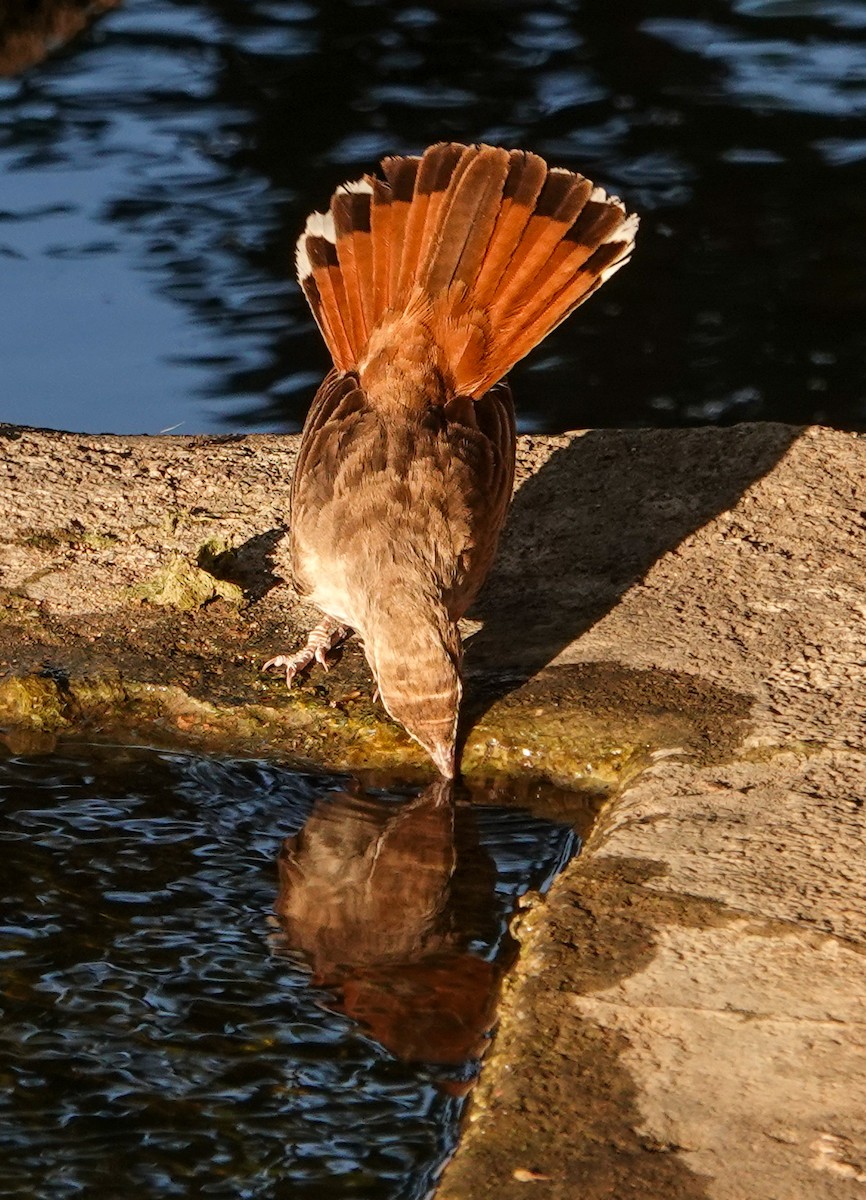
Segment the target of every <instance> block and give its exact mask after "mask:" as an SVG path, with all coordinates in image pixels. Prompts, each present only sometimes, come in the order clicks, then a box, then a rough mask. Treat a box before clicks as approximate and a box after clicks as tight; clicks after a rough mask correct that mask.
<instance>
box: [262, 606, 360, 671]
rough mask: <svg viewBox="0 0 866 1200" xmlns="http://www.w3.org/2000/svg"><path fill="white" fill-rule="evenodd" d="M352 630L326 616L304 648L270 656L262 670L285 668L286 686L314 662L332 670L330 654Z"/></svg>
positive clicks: (326, 669)
mask: <svg viewBox="0 0 866 1200" xmlns="http://www.w3.org/2000/svg"><path fill="white" fill-rule="evenodd" d="M351 632H352V630H351V629H350V628H349V626H348V625H341V624H340V623H339V622H338V621H335V620H333V619H332V618H331V617H326V618H325V620H324V621H320V622H319V624H318V625H317V626H316V628H315V629H313V630H312V631H311V633H310V635H309V637H308V638H307V644H306V645H305V646H304V647H303V648H302V649H300V650H297V651H296V652H295V653H294V654H278V655H277V656H276V657H275V658H269V659H268V661H267V662H266V663H264V665H263V666H262V670H263V671H276V670H284V671H285V672H286V687H291V686H292V683H293V682H294V679H295V676H296V675H299V674H300V673H301V672H302V671H305V670H306V669H307V667H309V666H310V664H311V663H313V662H317V663H319V665H320V666H321V667H322V669H323V670H325V671H330V669H331V665H332V664H331V660H330V658H329V657H328V656H329V655H330V654H331V652H332V651H333V650H336V648H337V647H338V646H339V645H340V643H341V642H344V641H345V640H346V638H347V637H348V636H349V634H350V633H351Z"/></svg>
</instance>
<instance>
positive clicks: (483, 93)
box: [0, 0, 866, 433]
mask: <svg viewBox="0 0 866 1200" xmlns="http://www.w3.org/2000/svg"><path fill="white" fill-rule="evenodd" d="M103 2H104V3H106V4H111V3H114V2H115V0H103ZM85 7H86V0H7V2H6V5H5V6H4V12H5V13H6V18H5V21H4V19H3V18H2V17H0V70H2V71H4V72H5V73H6V75H7V78H5V79H0V364H2V372H0V419H5V420H12V421H19V422H29V423H33V424H46V425H53V426H59V427H65V428H75V429H81V430H91V431H98V430H113V431H118V432H127V431H144V432H155V431H157V430H160V429H163V428H169V427H175V426H176V427H178V428H179V429H180V430H182V431H183V432H186V433H189V432H196V431H201V430H219V429H222V430H227V429H244V430H253V429H293V428H296V427H297V425H298V422H299V421H300V420H301V419H302V417H303V413H304V411H305V408H306V405H307V403H308V402H309V398H310V396H311V394H312V390H313V388H314V386H315V384H316V382H317V381H318V380H319V379H320V377H321V375H322V373H323V372H324V370H325V367H326V358H325V352H324V348H323V346H322V344H321V342H320V339H319V336H318V334H317V333H316V331H315V330H314V327H313V323H312V320H311V318H310V316H309V314H308V313H307V311H306V308H305V305H304V302H303V300H302V298H301V296H300V294H299V293H298V291H297V290H296V288H295V286H294V284H293V282H292V281H291V260H292V246H293V243H294V240H295V238H296V237H297V234H298V231H299V229H300V227H301V225H302V223H303V219H304V217H305V215H306V213H307V212H308V211H309V210H310V209H311V208H314V207H321V206H323V204H324V203H325V202H326V200H327V197H328V195H329V193H330V191H331V189H332V188H333V187H334V185H336V184H337V183H339V182H340V181H342V180H343V179H345V178H352V177H356V176H357V175H359V174H360V173H362V172H363V171H364V170H366V169H369V168H370V167H371V166H372V164H373V163H374V162H375V161H376V160H377V158H378V157H379V156H380V155H382V154H383V153H385V152H389V151H414V152H417V151H419V150H420V149H422V148H423V147H424V146H425V145H426V144H427V143H429V142H433V141H436V140H439V139H442V138H455V139H460V140H478V139H484V140H488V141H493V142H501V143H504V144H506V145H521V146H525V147H528V148H531V149H534V150H536V151H538V152H540V153H542V154H544V155H546V156H547V157H548V158H549V159H550V160H551V161H554V162H556V163H558V164H562V165H567V166H571V167H575V168H578V169H582V170H584V171H585V172H586V173H587V174H590V175H591V176H592V177H593V178H595V179H597V180H598V181H599V182H601V183H603V184H605V185H606V186H608V187H611V188H613V189H615V190H616V191H618V192H621V193H622V194H623V196H625V197H626V199H627V200H628V202H629V204H630V205H631V206H633V207H635V208H637V209H639V210H640V211H641V213H642V214H643V215H644V221H643V226H642V230H641V235H640V238H639V243H638V253H637V254H636V255H635V258H634V261H633V263H632V264H631V265H630V266H629V267H628V268H627V270H626V271H624V272H622V273H621V274H620V275H618V276H617V278H616V279H615V280H614V281H613V282H612V283H611V284H610V285H608V286H607V287H606V288H605V289H604V291H603V293H602V294H601V295H600V296H599V297H597V298H595V299H594V300H592V301H591V302H590V304H589V305H588V306H587V307H586V308H584V309H582V310H581V311H580V313H579V314H578V316H577V317H576V318H573V319H572V320H570V321H569V322H568V323H567V324H566V325H565V326H563V327H562V328H561V329H560V330H559V331H557V333H556V334H555V335H554V336H552V337H551V338H550V339H549V340H548V341H547V342H546V343H545V345H544V348H543V349H542V350H541V351H540V352H539V353H537V354H536V355H535V356H534V357H533V358H531V359H530V360H529V362H528V363H527V364H524V365H523V366H522V367H520V368H518V370H517V371H516V372H515V379H514V381H515V384H516V390H517V394H518V402H519V408H520V411H521V414H522V422H523V427H524V428H525V429H562V428H571V427H575V426H582V425H618V424H629V423H637V424H648V423H649V424H659V423H661V424H665V423H672V422H700V421H731V420H737V419H742V418H754V417H758V418H782V419H789V420H798V421H799V420H806V419H811V420H825V421H829V422H831V423H836V424H841V425H859V426H862V425H864V424H866V403H864V385H863V365H862V364H863V359H864V350H866V321H864V299H866V238H864V237H863V235H862V231H863V229H864V228H866V3H864V2H863V0H653V2H652V3H647V2H646V0H618V2H617V3H611V2H610V0H561V2H557V0H549V2H547V3H527V2H526V0H521V2H520V3H509V2H508V0H444V2H440V3H436V4H429V5H425V4H423V3H389V4H385V3H371V2H370V0H320V2H319V3H314V2H312V0H126V2H125V3H123V4H120V5H119V6H118V7H114V8H112V9H111V11H109V12H107V13H106V14H104V15H103V16H101V17H100V18H99V20H98V21H97V22H96V23H95V24H94V25H93V26H92V27H91V28H90V29H89V30H87V31H85V32H84V33H83V34H80V35H79V36H78V37H77V39H73V40H71V41H70V42H69V44H68V45H67V46H66V48H65V49H60V50H58V51H57V52H56V53H55V54H54V56H53V57H51V58H49V59H48V60H47V61H43V62H41V63H39V62H36V61H35V59H36V58H38V57H39V54H38V49H39V46H38V44H37V43H38V42H39V36H42V40H43V43H44V41H45V36H46V35H38V36H37V34H35V33H33V28H34V27H35V26H36V25H39V28H41V29H43V30H44V29H45V28H52V29H53V30H54V32H53V34H52V35H51V37H49V38H48V40H49V41H51V40H52V39H53V41H55V42H56V41H62V40H64V38H66V37H68V36H69V33H70V32H71V30H72V29H73V28H74V27H75V22H74V21H71V20H70V13H72V14H73V15H74V14H76V13H80V12H81V10H82V9H83V8H85ZM52 21H53V22H54V25H53V26H52V25H51V22H52ZM28 22H29V24H28ZM40 22H41V25H40V24H39V23H40ZM82 22H83V18H82V20H81V21H79V23H82ZM28 29H29V30H30V33H29V36H30V40H31V43H33V45H31V44H30V43H27V40H26V39H27V31H28ZM22 31H23V32H22ZM4 34H5V55H4V49H3V41H4ZM13 34H14V36H13ZM34 45H36V49H35V50H34ZM43 48H44V46H43ZM27 63H30V64H31V65H29V66H27V65H26V64H27Z"/></svg>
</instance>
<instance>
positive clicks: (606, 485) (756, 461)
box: [465, 424, 800, 724]
mask: <svg viewBox="0 0 866 1200" xmlns="http://www.w3.org/2000/svg"><path fill="white" fill-rule="evenodd" d="M799 433H800V430H799V428H795V427H791V426H783V425H771V424H767V425H763V426H757V427H756V426H754V425H750V426H741V427H739V428H735V429H731V428H727V429H694V430H683V429H670V430H654V431H652V432H649V431H647V430H641V431H630V430H610V429H604V430H593V431H590V432H588V433H586V434H584V435H583V436H582V437H580V438H576V439H574V440H573V441H571V442H570V443H569V444H568V445H566V446H564V447H563V448H562V449H560V450H556V451H554V453H553V454H552V455H551V457H550V458H549V459H548V461H547V462H546V463H545V464H544V465H543V466H542V467H541V469H540V470H539V471H538V472H537V473H536V474H533V475H531V476H530V477H529V478H528V479H527V480H526V482H525V483H524V484H523V485H522V486H521V487H520V488H519V490H518V492H517V494H516V496H515V498H514V501H513V504H512V508H511V512H510V514H509V518H508V522H507V524H506V527H505V531H504V534H503V537H502V542H501V544H500V549H499V553H498V555H497V558H496V562H495V564H494V567H493V570H492V572H491V574H490V577H489V579H488V582H487V584H486V585H485V588H484V590H483V592H482V594H481V596H480V598H479V600H478V602H477V605H476V606H475V609H474V611H473V612H472V614H471V616H473V617H477V618H478V619H480V620H482V621H483V627H482V628H481V629H480V630H479V631H478V632H477V633H476V634H475V635H474V636H473V637H472V638H471V639H470V640H469V641H468V642H467V647H466V671H467V677H468V680H469V687H468V689H467V691H468V693H469V694H468V697H467V701H466V703H465V721H466V722H467V723H469V724H471V723H474V721H476V720H477V719H478V717H479V716H480V715H481V714H482V713H483V712H486V711H487V709H488V708H489V707H490V706H491V705H492V704H493V703H494V702H495V701H496V700H497V699H499V698H500V697H501V696H503V695H505V694H507V693H508V692H510V691H512V690H513V689H514V688H516V687H519V686H520V685H521V684H522V683H524V682H525V681H526V680H527V679H529V678H530V677H531V676H533V675H535V674H536V673H537V672H538V671H540V670H541V669H542V668H543V667H545V666H547V664H548V663H550V662H552V661H553V659H555V658H556V657H557V656H558V655H559V654H560V653H561V652H562V651H563V650H564V649H565V648H566V647H567V646H568V645H570V644H571V642H573V641H574V640H575V639H576V638H578V637H580V636H581V634H583V633H585V632H586V631H587V630H588V629H590V628H591V627H592V626H593V625H594V624H595V623H596V622H597V621H599V620H601V618H602V617H604V616H605V614H606V613H608V612H610V610H611V609H612V608H614V607H615V605H616V604H617V603H618V602H619V600H620V599H621V597H622V596H623V595H624V594H625V593H626V592H627V591H628V589H629V588H631V587H632V586H633V585H634V584H636V583H638V582H639V581H640V580H641V579H642V578H643V576H644V575H645V574H646V573H647V571H648V570H649V569H650V567H652V565H653V563H655V562H656V560H657V559H659V558H661V557H662V555H664V554H666V553H668V552H669V551H672V550H674V549H675V548H676V547H677V546H678V545H679V544H680V543H681V542H682V541H683V540H684V539H685V538H686V537H688V536H689V535H690V534H691V533H693V532H694V531H695V530H697V529H699V528H700V527H701V526H703V525H705V524H706V523H707V522H708V521H710V520H712V518H714V517H716V516H717V515H718V514H719V513H721V512H724V511H726V510H727V509H729V508H731V507H732V506H733V505H734V504H736V502H737V501H738V500H739V498H740V497H741V495H742V494H743V492H744V491H745V490H746V489H747V488H748V487H750V486H751V485H752V484H753V483H755V482H756V480H758V479H760V478H761V477H762V476H764V475H766V474H767V473H768V472H769V471H770V470H772V468H773V467H774V466H775V465H776V463H777V462H778V461H779V460H780V459H781V458H782V456H783V455H784V454H785V452H786V450H787V449H788V448H789V446H790V445H791V444H792V443H793V442H794V441H795V440H796V438H797V437H798V436H799ZM494 665H495V668H494Z"/></svg>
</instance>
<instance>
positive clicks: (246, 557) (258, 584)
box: [198, 529, 286, 603]
mask: <svg viewBox="0 0 866 1200" xmlns="http://www.w3.org/2000/svg"><path fill="white" fill-rule="evenodd" d="M285 532H286V531H285V529H268V530H266V531H265V532H264V533H258V534H256V536H255V537H251V538H248V539H247V541H245V542H242V543H241V545H240V546H234V547H226V546H223V545H220V544H217V543H216V542H208V543H206V544H205V545H204V546H203V547H202V548H201V550H200V551H199V555H198V565H199V566H200V567H203V568H204V570H206V571H209V572H210V574H211V575H213V576H214V577H215V578H216V579H222V580H225V581H226V582H228V583H234V584H237V585H238V586H239V587H241V588H243V591H244V595H245V598H246V600H247V601H248V602H249V603H255V602H256V601H257V600H261V599H262V597H263V596H266V595H267V594H268V592H270V591H271V590H272V589H273V588H275V587H277V586H278V585H279V584H281V583H283V578H282V576H281V575H278V574H277V573H276V572H275V571H274V554H275V552H276V549H277V546H279V544H280V542H281V541H282V539H283V537H284V535H285Z"/></svg>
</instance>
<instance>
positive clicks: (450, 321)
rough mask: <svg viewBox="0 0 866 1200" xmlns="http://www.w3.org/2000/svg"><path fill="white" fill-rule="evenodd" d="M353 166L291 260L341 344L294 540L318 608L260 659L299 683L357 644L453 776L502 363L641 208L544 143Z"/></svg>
mask: <svg viewBox="0 0 866 1200" xmlns="http://www.w3.org/2000/svg"><path fill="white" fill-rule="evenodd" d="M380 167H381V174H379V175H365V176H364V177H363V178H361V179H359V180H356V181H354V182H350V183H344V184H342V185H341V186H339V187H338V188H337V189H336V191H335V192H334V194H333V196H332V197H331V200H330V205H329V207H328V211H327V212H324V213H321V212H314V213H312V214H311V215H310V216H309V218H308V219H307V222H306V225H305V227H304V230H303V232H302V234H301V236H300V238H299V240H298V243H297V250H296V267H297V276H298V281H299V283H300V286H301V288H302V290H303V292H304V294H305V296H306V298H307V301H308V302H309V305H310V308H311V310H312V313H313V316H314V317H315V320H316V322H317V324H318V326H319V329H320V330H321V333H322V336H323V337H324V340H325V342H326V343H327V347H328V350H329V351H330V354H331V357H332V360H333V368H332V369H331V370H330V371H329V373H328V374H327V376H326V377H325V379H324V381H323V383H322V385H321V386H320V388H319V390H318V392H317V393H316V396H315V398H314V400H313V403H312V405H311V407H310V410H309V413H308V415H307V418H306V421H305V424H304V427H303V431H302V434H301V441H300V447H299V450H298V455H297V461H296V466H295V472H294V476H293V480H292V485H291V496H290V505H291V507H290V513H291V516H290V522H289V541H290V557H291V563H292V576H293V581H294V584H295V587H296V589H297V591H298V593H299V595H300V596H301V597H302V598H304V599H306V600H307V601H308V602H309V603H310V604H311V605H313V606H315V607H316V608H317V609H318V610H319V611H320V612H321V613H322V614H323V619H322V621H321V622H320V623H319V624H318V625H317V626H316V627H315V628H314V629H313V630H312V632H311V633H310V635H309V638H308V639H307V642H306V645H305V646H303V647H302V648H301V649H299V650H298V651H296V652H294V653H287V654H278V655H276V656H275V657H273V658H271V659H269V660H268V661H267V662H266V663H265V664H264V666H263V667H262V670H282V671H284V672H285V678H286V683H287V685H288V686H289V687H291V686H292V683H293V680H294V679H295V678H296V676H297V675H298V674H299V673H300V672H302V671H305V670H307V668H309V667H311V666H312V665H314V664H315V663H316V662H318V663H319V664H321V666H322V667H324V668H325V669H328V668H329V666H330V665H331V662H332V656H333V653H334V651H336V650H337V648H338V647H339V646H340V645H341V643H342V642H343V641H345V639H346V638H348V637H349V636H350V635H351V634H353V633H354V634H356V635H357V636H358V637H359V638H360V640H361V641H362V643H363V648H364V654H365V656H366V659H367V662H368V664H369V666H370V670H371V672H372V674H373V677H374V679H375V683H376V688H377V692H378V695H379V697H380V699H381V702H382V704H383V705H384V707H385V709H386V711H387V712H388V714H389V715H390V716H391V717H392V718H393V719H394V720H395V721H397V722H399V723H400V724H401V725H402V726H403V727H404V728H405V729H406V731H407V732H408V733H409V734H410V735H411V737H413V738H414V739H415V740H416V741H417V742H419V743H420V744H421V746H422V747H423V748H424V749H425V750H426V751H427V753H428V754H429V756H430V758H431V759H432V761H433V763H434V764H435V766H436V768H437V769H438V771H439V773H440V774H441V775H442V776H443V777H444V778H446V779H453V778H455V777H456V776H459V762H458V753H457V744H458V739H457V728H458V719H459V711H460V701H461V696H462V680H461V661H462V646H461V638H460V632H459V629H458V621H459V620H460V619H461V617H463V616H464V614H465V613H466V611H467V609H468V608H469V607H470V605H471V604H472V602H473V600H474V599H475V598H476V596H477V595H478V592H479V590H480V587H481V585H482V583H483V581H484V579H485V577H486V575H487V573H488V571H489V569H490V567H491V564H492V562H493V558H494V555H495V552H496V546H497V542H498V539H499V535H500V532H501V530H502V527H503V524H504V522H505V518H506V514H507V511H508V506H509V503H510V499H511V492H512V487H513V482H514V468H515V457H516V432H515V412H514V404H513V400H512V395H511V390H510V388H509V385H508V382H507V378H506V376H507V374H508V371H509V370H510V369H511V368H512V367H513V366H514V364H515V363H516V362H518V361H519V360H520V359H521V358H523V357H524V355H526V354H528V353H529V352H530V351H531V350H532V349H533V348H534V347H535V346H536V345H538V343H539V342H540V341H541V340H542V339H543V338H544V337H545V336H546V335H547V334H548V333H549V332H550V331H551V330H552V329H553V328H554V327H555V326H557V325H559V323H560V322H561V321H563V320H565V318H566V317H567V316H568V315H569V314H570V313H571V312H572V311H573V310H574V309H575V308H576V307H577V306H578V305H579V304H582V303H583V301H584V300H586V299H587V298H588V297H589V296H590V295H591V294H592V293H593V292H594V291H596V290H597V289H598V288H599V287H600V286H601V285H602V284H603V283H604V282H605V280H606V279H608V278H609V277H610V276H611V275H612V274H613V273H614V272H615V271H617V270H619V268H620V267H622V266H623V265H624V264H625V263H626V262H627V261H628V259H629V257H630V256H631V253H632V249H633V246H634V240H635V234H636V232H637V226H638V217H637V215H636V214H634V213H628V212H627V211H626V207H625V205H624V204H623V202H622V201H621V200H620V199H619V197H617V196H613V195H608V194H607V193H606V192H605V191H604V190H603V189H602V188H601V187H597V186H595V185H594V184H593V183H592V182H591V181H590V180H588V179H587V178H585V177H584V176H583V175H580V174H578V173H576V172H574V171H571V170H567V169H565V168H563V167H555V166H554V167H549V166H548V165H547V163H546V162H545V160H544V159H543V158H541V157H540V156H539V155H537V154H534V153H532V152H529V151H525V150H514V149H512V150H509V149H505V148H503V147H500V146H491V145H486V144H483V143H482V144H472V145H464V144H462V143H458V142H440V143H437V144H436V145H432V146H430V147H428V148H427V149H426V150H425V151H424V152H423V154H421V155H419V156H409V155H393V156H390V157H387V158H384V159H383V160H382V162H381V164H380Z"/></svg>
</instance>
